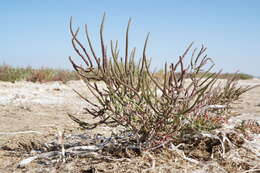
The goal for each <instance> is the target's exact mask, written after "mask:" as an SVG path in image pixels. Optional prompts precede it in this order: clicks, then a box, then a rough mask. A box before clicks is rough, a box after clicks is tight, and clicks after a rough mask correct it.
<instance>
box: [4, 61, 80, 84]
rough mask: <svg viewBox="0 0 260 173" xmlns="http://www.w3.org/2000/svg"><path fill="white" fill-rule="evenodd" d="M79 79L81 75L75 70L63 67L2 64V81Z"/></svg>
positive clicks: (64, 80) (65, 80)
mask: <svg viewBox="0 0 260 173" xmlns="http://www.w3.org/2000/svg"><path fill="white" fill-rule="evenodd" d="M79 79H80V78H79V76H78V75H77V74H76V73H75V72H73V71H69V70H63V69H52V68H45V67H42V68H40V69H33V68H32V67H30V66H28V67H26V68H20V67H12V66H10V65H6V64H3V65H1V66H0V81H9V82H15V81H21V80H24V81H30V82H50V81H62V82H67V81H69V80H79Z"/></svg>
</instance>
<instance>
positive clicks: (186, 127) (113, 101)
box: [69, 15, 250, 149]
mask: <svg viewBox="0 0 260 173" xmlns="http://www.w3.org/2000/svg"><path fill="white" fill-rule="evenodd" d="M104 21H105V15H104V17H103V19H102V22H101V26H100V32H99V34H100V46H101V51H102V54H101V56H98V55H97V53H96V52H95V51H94V47H93V45H92V42H91V39H90V36H89V33H88V29H87V25H85V34H86V38H87V42H88V46H89V49H87V48H85V47H84V45H83V43H82V42H81V41H80V40H79V39H78V35H79V28H77V29H76V30H74V29H73V26H72V25H73V24H72V19H71V21H70V33H71V36H72V39H71V42H72V45H73V48H74V50H75V52H76V53H77V55H78V56H79V57H80V58H81V59H82V60H83V62H84V64H85V66H84V67H83V66H80V65H78V64H77V63H75V61H74V60H73V59H72V57H69V60H70V62H71V63H72V65H73V67H74V69H75V70H76V71H77V73H78V74H79V75H80V76H81V78H82V79H83V80H84V81H85V83H86V86H87V88H88V89H89V90H90V91H91V93H92V94H93V96H94V97H95V99H96V100H97V102H96V101H93V100H90V99H89V98H86V97H84V96H82V95H81V94H80V93H78V92H77V91H76V92H77V93H78V94H79V95H80V96H81V97H82V98H83V99H85V100H86V102H87V103H88V104H89V106H88V107H86V109H85V110H86V111H87V113H88V114H90V115H92V116H93V117H94V118H99V119H100V121H99V122H97V123H93V124H88V123H85V122H83V121H81V120H79V119H78V118H76V117H75V116H73V115H69V116H70V118H72V119H73V120H74V121H76V122H77V123H79V125H81V126H82V127H84V128H87V129H92V128H95V127H96V126H98V125H101V124H105V125H108V126H122V127H125V129H126V131H128V132H130V133H131V134H132V135H134V136H135V137H136V140H137V142H138V143H140V145H141V146H142V147H143V148H146V149H147V148H152V147H154V146H156V145H158V144H161V143H164V142H165V141H174V140H175V139H176V138H177V137H179V136H183V135H185V134H187V133H195V132H197V131H202V130H204V131H209V130H212V129H216V128H218V127H221V125H222V123H223V122H224V121H225V117H224V116H222V115H220V112H221V111H219V110H220V109H221V110H224V109H226V108H228V105H229V103H231V102H232V101H234V100H236V99H238V97H239V96H240V95H241V94H243V93H244V92H246V91H247V90H249V89H250V88H242V87H237V85H236V83H235V81H236V79H235V78H230V79H228V80H227V81H226V84H224V87H223V86H220V85H218V82H217V79H218V76H219V75H220V74H221V73H220V72H212V69H213V67H214V63H213V61H212V59H211V58H209V57H208V56H207V55H206V54H205V52H206V47H204V46H202V47H201V48H200V49H199V50H198V49H192V46H193V43H191V44H190V45H189V46H188V47H187V49H186V50H185V52H184V53H183V54H182V55H181V56H179V58H178V60H177V61H176V62H172V63H165V67H164V74H163V78H160V79H158V78H156V76H155V75H154V73H153V72H152V71H151V68H150V60H149V59H148V57H147V56H148V55H147V51H146V49H147V44H148V38H149V34H148V35H147V37H146V39H145V42H144V47H143V51H142V57H141V59H140V61H139V63H136V60H135V52H136V48H133V49H131V50H130V48H129V41H128V40H129V39H128V38H129V29H130V25H131V20H129V22H128V25H127V29H126V35H125V48H124V50H125V51H124V56H123V58H122V57H121V56H122V55H121V54H120V52H119V48H118V45H119V44H118V42H117V41H116V42H114V41H110V46H107V45H106V44H105V41H104V36H103V30H104ZM109 52H110V53H109ZM189 55H190V56H191V57H190V63H189V64H188V65H186V63H184V60H185V59H186V58H187V57H188V56H189ZM100 83H103V84H105V87H103V88H102V87H100ZM216 110H217V111H216Z"/></svg>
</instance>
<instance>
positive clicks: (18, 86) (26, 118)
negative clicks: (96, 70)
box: [0, 79, 260, 173]
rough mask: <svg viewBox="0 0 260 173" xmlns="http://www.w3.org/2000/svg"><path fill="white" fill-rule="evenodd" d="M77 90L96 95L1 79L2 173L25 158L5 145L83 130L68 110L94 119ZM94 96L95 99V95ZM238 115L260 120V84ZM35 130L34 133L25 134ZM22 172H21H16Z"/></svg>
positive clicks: (80, 86)
mask: <svg viewBox="0 0 260 173" xmlns="http://www.w3.org/2000/svg"><path fill="white" fill-rule="evenodd" d="M239 85H242V86H248V85H249V86H255V85H260V79H252V80H241V81H239ZM73 89H76V90H77V91H79V92H80V93H82V94H83V95H84V96H87V97H92V96H91V94H90V93H89V92H88V90H87V89H86V87H85V85H84V83H83V82H82V81H70V82H67V83H66V84H63V83H62V82H50V83H42V84H40V83H31V82H24V81H21V82H15V83H10V82H0V173H3V172H6V171H5V170H6V168H10V167H13V168H15V167H16V165H17V163H18V162H19V161H20V160H21V159H22V158H20V157H19V156H16V155H15V153H14V154H13V156H10V155H8V156H7V155H5V152H4V151H2V150H1V146H4V145H5V144H7V143H8V144H9V146H10V147H12V145H13V147H17V145H18V144H17V143H19V141H20V140H28V139H29V140H31V139H35V140H37V141H40V142H43V141H48V140H49V139H53V137H54V136H57V129H64V130H65V133H75V134H76V133H79V132H82V130H81V129H80V128H78V125H77V124H75V123H74V122H73V121H72V120H71V119H70V118H69V117H68V116H67V113H70V114H75V115H77V117H79V118H81V119H83V120H85V121H86V122H93V121H94V120H92V119H91V118H90V117H87V116H86V115H84V114H83V113H84V111H83V108H84V107H85V106H86V104H85V102H84V100H82V99H81V98H80V97H79V96H78V95H77V94H76V93H75V92H74V91H73ZM93 99H94V98H93ZM232 109H233V110H232V111H233V112H234V115H235V117H233V118H231V119H232V121H239V120H247V119H254V120H257V121H258V122H260V87H256V88H254V89H252V90H250V91H248V92H247V93H245V94H244V95H242V97H241V99H240V100H238V101H237V102H236V103H235V104H233V105H232ZM113 130H114V129H112V128H108V127H98V128H96V129H94V130H90V131H88V132H87V133H88V134H89V135H92V134H102V135H104V136H109V135H110V134H111V133H112V132H113ZM25 131H31V133H24V134H23V132H25ZM16 172H19V171H16Z"/></svg>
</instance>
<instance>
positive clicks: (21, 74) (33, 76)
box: [0, 64, 253, 82]
mask: <svg viewBox="0 0 260 173" xmlns="http://www.w3.org/2000/svg"><path fill="white" fill-rule="evenodd" d="M163 73H164V72H163V70H159V71H157V72H156V73H155V76H156V77H157V78H161V79H163V75H164V74H163ZM208 75H210V74H208ZM234 76H236V78H237V79H241V80H247V79H252V78H253V76H252V75H249V74H245V73H237V74H235V73H223V74H220V75H219V76H218V78H220V79H228V78H231V77H234ZM79 79H80V77H79V76H78V74H77V73H76V72H75V71H70V70H65V69H53V68H48V67H42V68H39V69H34V68H32V67H30V66H28V67H25V68H22V67H12V66H10V65H7V64H2V65H0V81H8V82H15V81H29V82H50V81H62V82H67V81H70V80H79Z"/></svg>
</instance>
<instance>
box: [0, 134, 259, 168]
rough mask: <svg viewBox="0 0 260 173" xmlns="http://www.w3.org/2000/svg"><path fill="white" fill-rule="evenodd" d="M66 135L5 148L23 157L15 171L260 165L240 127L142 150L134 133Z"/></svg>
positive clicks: (182, 138) (3, 149) (255, 166)
mask: <svg viewBox="0 0 260 173" xmlns="http://www.w3.org/2000/svg"><path fill="white" fill-rule="evenodd" d="M62 137H63V139H62V143H61V140H60V139H59V137H56V138H55V139H53V140H52V141H50V142H42V143H41V142H40V141H30V140H27V143H26V140H24V142H23V144H21V145H17V147H16V148H15V147H13V148H10V147H9V148H8V147H2V148H1V150H2V151H5V153H6V154H8V153H9V154H12V153H16V157H19V158H21V159H20V161H19V162H18V163H17V168H16V170H30V171H31V170H32V169H33V168H34V169H36V168H38V169H39V168H41V170H42V172H48V171H50V170H56V171H68V170H77V171H76V172H81V171H96V172H124V171H130V172H172V171H173V170H175V171H177V172H185V171H194V172H196V171H197V172H208V171H212V172H246V171H248V172H250V171H251V172H254V171H255V172H257V170H259V169H260V147H258V148H257V147H256V145H255V143H254V142H255V141H254V140H251V141H249V140H246V139H244V138H242V137H241V134H240V133H237V132H236V131H235V130H232V131H226V132H225V130H224V129H221V130H216V131H212V132H211V133H197V134H194V135H191V136H183V137H180V138H179V139H176V141H174V142H173V141H169V142H165V143H164V144H163V145H158V146H157V147H154V148H150V149H146V148H142V147H141V146H144V144H142V143H138V141H137V140H136V137H135V136H133V135H131V134H128V135H120V134H118V135H115V134H113V135H112V136H110V137H104V136H102V135H99V134H97V135H93V136H89V135H87V134H86V133H81V134H70V135H65V134H63V135H62ZM258 139H259V138H258ZM35 143H37V145H36V144H35ZM62 146H63V147H64V151H63V149H62ZM1 150H0V151H1ZM63 152H64V153H63ZM12 157H14V155H13V156H12Z"/></svg>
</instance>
